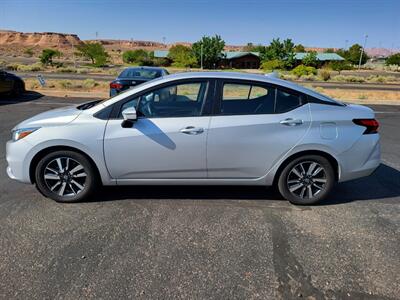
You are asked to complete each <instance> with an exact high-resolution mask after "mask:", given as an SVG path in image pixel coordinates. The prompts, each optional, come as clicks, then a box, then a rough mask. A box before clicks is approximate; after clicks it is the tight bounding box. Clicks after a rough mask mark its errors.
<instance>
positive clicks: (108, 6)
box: [0, 0, 400, 48]
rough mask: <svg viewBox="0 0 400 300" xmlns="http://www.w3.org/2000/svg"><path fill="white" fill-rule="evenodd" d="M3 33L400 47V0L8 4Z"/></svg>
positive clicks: (17, 0)
mask: <svg viewBox="0 0 400 300" xmlns="http://www.w3.org/2000/svg"><path fill="white" fill-rule="evenodd" d="M0 29H11V30H17V31H24V32H33V31H39V32H41V31H54V32H68V33H76V34H78V35H79V37H80V38H81V39H94V38H95V36H96V32H98V36H99V38H110V39H131V38H133V39H139V40H155V41H163V37H165V39H166V42H167V43H171V42H177V41H189V42H193V41H196V40H198V39H199V38H201V37H202V36H203V35H213V34H220V35H221V36H222V38H223V39H224V40H225V41H226V43H227V44H245V43H247V42H253V43H256V44H257V43H262V44H266V43H269V41H270V40H271V39H272V38H274V37H280V38H292V39H293V41H294V42H295V43H301V44H303V45H305V46H320V47H344V46H345V44H346V40H348V42H347V43H348V44H349V45H351V44H353V43H356V42H358V43H363V40H364V36H365V34H368V42H367V47H386V48H391V47H395V48H400V0H331V1H327V0H319V1H318V0H297V1H295V0H292V1H289V0H280V1H278V0H277V1H266V0H265V1H261V0H259V1H255V0H247V1H246V0H231V1H225V0H220V1H219V0H214V1H213V0H192V1H190V0H148V1H146V0H142V1H135V0H132V1H128V0H114V1H112V0H109V1H106V0H97V1H96V0H81V1H78V0H0Z"/></svg>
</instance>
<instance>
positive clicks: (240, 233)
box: [0, 94, 400, 299]
mask: <svg viewBox="0 0 400 300" xmlns="http://www.w3.org/2000/svg"><path fill="white" fill-rule="evenodd" d="M79 102H83V101H82V100H79V99H70V98H54V97H46V96H44V97H40V95H35V94H30V95H26V96H24V97H23V98H22V99H20V101H13V100H9V99H6V98H3V99H0V120H1V121H0V141H1V143H0V198H1V199H0V249H1V252H0V298H6V299H7V298H46V299H47V298H66V299H76V298H82V297H92V298H128V297H130V298H150V299H160V298H162V299H168V298H183V299H188V298H190V299H191V298H196V299H205V298H213V299H232V298H259V299H265V298H274V299H277V298H278V299H279V298H281V299H291V298H305V299H324V298H328V299H343V298H349V299H398V298H399V295H400V259H399V257H400V255H399V251H400V250H399V249H400V131H399V124H400V106H373V108H374V109H375V111H377V119H378V120H379V121H380V123H381V128H380V132H381V137H382V165H381V166H380V167H379V168H378V169H377V171H376V172H375V173H374V174H373V175H372V176H370V177H368V178H364V179H360V180H356V181H352V182H346V183H343V184H341V185H338V186H336V188H335V190H334V192H333V193H332V196H331V197H330V198H329V199H328V200H326V201H325V202H323V203H321V204H320V205H318V206H294V205H291V204H290V203H288V202H286V201H284V200H282V199H281V198H280V197H279V195H278V194H277V193H276V192H275V191H274V190H273V189H264V188H259V187H199V186H198V187H190V186H185V187H148V186H146V187H109V188H104V189H102V191H101V192H100V193H99V195H98V197H97V199H96V201H92V202H87V203H77V204H58V203H56V202H54V201H52V200H49V199H46V198H44V197H43V196H41V195H40V194H39V193H38V192H37V191H36V189H35V188H34V187H33V186H30V185H24V184H20V183H18V182H15V181H12V180H10V179H9V178H8V177H7V176H6V173H5V169H6V160H5V143H6V141H7V140H8V139H9V138H10V130H11V128H12V127H13V126H15V125H16V124H17V123H18V122H20V121H22V120H23V119H25V118H27V117H29V116H32V115H34V114H36V113H39V112H41V111H45V110H48V109H50V108H56V107H60V106H64V105H66V104H70V103H79Z"/></svg>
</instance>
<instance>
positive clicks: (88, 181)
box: [35, 151, 98, 202]
mask: <svg viewBox="0 0 400 300" xmlns="http://www.w3.org/2000/svg"><path fill="white" fill-rule="evenodd" d="M35 179H36V187H37V188H38V190H39V191H40V192H41V193H42V194H43V195H44V196H46V197H49V198H51V199H53V200H55V201H57V202H77V201H82V200H84V199H87V198H88V197H89V196H91V195H92V194H93V193H94V191H95V188H96V185H97V182H98V180H97V178H96V173H95V171H94V167H93V166H92V164H91V162H90V161H89V160H88V159H87V158H86V157H85V156H84V155H82V154H80V153H77V152H73V151H55V152H53V153H49V154H47V155H45V156H44V157H43V158H42V159H41V160H40V161H39V163H38V165H37V167H36V172H35Z"/></svg>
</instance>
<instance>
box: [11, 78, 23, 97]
mask: <svg viewBox="0 0 400 300" xmlns="http://www.w3.org/2000/svg"><path fill="white" fill-rule="evenodd" d="M23 92H24V88H23V83H21V82H19V81H16V82H15V83H14V87H13V90H12V95H13V96H21V95H22V93H23Z"/></svg>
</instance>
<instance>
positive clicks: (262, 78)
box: [159, 72, 337, 102]
mask: <svg viewBox="0 0 400 300" xmlns="http://www.w3.org/2000/svg"><path fill="white" fill-rule="evenodd" d="M190 78H216V79H239V80H248V81H258V82H265V83H270V84H275V85H278V86H282V87H286V88H288V89H292V90H295V91H299V92H301V93H304V94H308V95H310V96H313V97H316V98H319V99H321V100H325V101H329V102H337V101H335V100H334V99H331V98H329V97H327V96H324V95H321V94H320V93H317V92H315V91H313V90H311V89H308V88H306V87H304V86H301V85H299V84H296V83H294V82H291V81H287V80H283V79H279V78H278V77H277V74H276V73H268V74H251V73H241V72H182V73H175V74H171V75H167V76H164V77H162V79H161V80H163V79H164V80H172V79H174V80H178V79H190ZM161 80H160V81H159V83H162V82H161Z"/></svg>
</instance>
